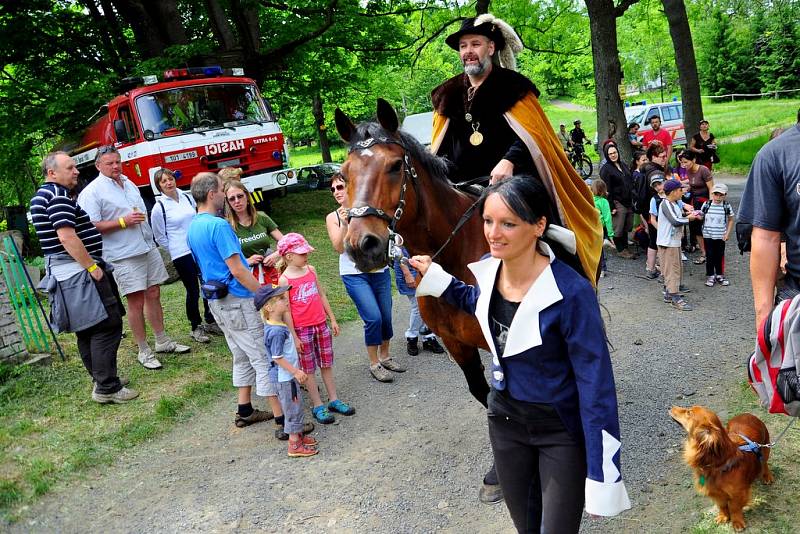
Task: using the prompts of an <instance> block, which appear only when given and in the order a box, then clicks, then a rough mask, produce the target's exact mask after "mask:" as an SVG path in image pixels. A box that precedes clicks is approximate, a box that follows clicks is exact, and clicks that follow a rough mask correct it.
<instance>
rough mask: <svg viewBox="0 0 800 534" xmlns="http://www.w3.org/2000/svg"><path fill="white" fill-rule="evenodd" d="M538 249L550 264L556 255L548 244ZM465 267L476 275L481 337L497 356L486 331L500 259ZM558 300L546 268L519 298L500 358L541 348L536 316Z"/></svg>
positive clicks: (489, 259)
mask: <svg viewBox="0 0 800 534" xmlns="http://www.w3.org/2000/svg"><path fill="white" fill-rule="evenodd" d="M539 249H540V250H541V251H542V252H544V253H546V254H547V255H548V256H549V257H550V263H553V260H554V259H555V255H554V254H553V251H552V250H551V249H550V247H549V246H548V245H547V243H544V242H542V241H540V242H539ZM468 267H469V269H470V270H471V271H472V273H473V274H474V275H475V279H476V280H477V282H478V286H479V287H480V288H481V295H480V297H478V303H477V305H476V307H475V315H476V316H477V318H478V323H479V324H480V325H481V330H482V331H483V336H484V337H485V338H486V342H487V343H488V344H489V347H490V348H491V349H492V354H493V355H495V356H497V354H496V352H495V345H494V340H493V338H492V331H491V329H490V328H489V301H490V300H491V298H492V291H493V290H494V283H495V280H496V278H497V270H498V269H499V268H500V260H499V259H497V258H487V259H485V260H483V261H479V262H477V263H471V264H470V265H469V266H468ZM561 299H563V296H562V295H561V291H559V290H558V284H556V280H555V277H554V276H553V270H552V268H551V267H550V265H548V266H547V267H546V268H545V269H544V271H542V274H540V275H539V278H537V279H536V281H535V282H534V283H533V285H531V287H530V288H529V289H528V292H527V293H526V294H525V296H524V297H523V298H522V302H521V303H520V305H519V308H518V309H517V313H516V314H515V315H514V320H513V321H512V322H511V327H510V328H509V331H508V339H507V341H506V346H505V350H504V351H503V355H502V356H503V357H504V358H507V357H508V356H513V355H515V354H520V353H522V352H525V351H526V350H528V349H531V348H533V347H538V346H539V345H541V344H542V335H541V332H540V331H539V313H540V312H541V311H542V310H544V309H546V308H548V307H549V306H551V305H552V304H554V303H556V302H558V301H559V300H561Z"/></svg>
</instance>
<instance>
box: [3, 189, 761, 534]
mask: <svg viewBox="0 0 800 534" xmlns="http://www.w3.org/2000/svg"><path fill="white" fill-rule="evenodd" d="M725 181H726V182H727V183H728V184H729V185H730V186H731V194H730V196H731V197H732V198H731V200H733V201H734V205H735V204H736V199H737V198H738V196H739V195H740V194H741V189H742V186H743V179H742V178H741V177H730V179H728V178H725ZM727 258H728V262H727V269H728V274H729V276H730V278H731V286H730V287H725V288H723V287H714V288H706V287H705V286H703V281H704V279H705V276H704V274H705V273H704V271H703V267H702V266H695V265H691V263H690V264H689V266H688V272H687V276H686V277H685V282H686V284H687V285H688V286H689V287H690V288H691V289H692V293H691V294H690V295H689V299H690V301H691V302H692V304H693V305H695V311H693V312H679V311H677V310H674V309H673V308H671V307H669V306H667V305H666V304H663V303H662V302H661V298H660V293H659V286H658V284H657V283H655V282H649V281H647V280H645V279H643V278H641V277H638V276H637V275H639V274H641V273H642V272H643V261H642V260H638V261H630V260H628V261H624V260H619V259H617V258H616V257H614V258H610V259H609V262H610V265H609V268H610V270H611V271H612V272H611V274H610V276H609V277H607V278H605V279H603V280H602V281H601V286H600V293H599V294H600V300H601V302H602V304H603V305H604V306H605V308H606V309H607V310H608V312H609V314H608V316H607V326H608V332H609V340H610V341H611V343H612V344H613V346H614V348H615V350H614V352H613V354H612V358H613V360H614V364H615V373H616V377H617V386H618V391H619V402H620V418H621V425H622V436H623V470H624V476H625V477H626V484H627V487H628V491H629V493H630V496H631V499H632V501H633V506H634V508H633V509H632V510H630V511H628V512H627V513H625V514H623V515H621V516H620V517H617V518H613V519H609V520H603V519H594V520H592V519H588V518H587V519H586V520H585V521H584V527H583V531H584V532H634V531H635V532H641V531H644V532H685V531H688V530H690V527H691V525H693V524H695V523H696V521H697V520H698V518H699V517H700V515H701V514H702V513H704V511H705V510H707V509H708V508H709V504H708V503H707V502H705V501H703V500H702V499H700V498H699V497H697V496H695V494H694V490H693V489H691V487H690V483H689V472H688V469H687V468H685V466H683V464H682V463H681V461H680V458H679V454H678V452H677V451H678V450H679V447H680V444H681V441H682V438H683V436H682V431H681V430H680V429H679V428H678V427H677V425H675V423H673V422H672V421H671V420H670V419H669V417H668V415H667V410H668V408H669V407H670V406H671V405H672V404H675V403H677V404H694V403H700V404H707V405H710V406H711V407H712V408H714V409H716V410H722V409H723V408H724V406H725V402H726V395H727V392H729V391H732V388H735V387H736V384H737V383H738V382H740V381H741V380H743V379H744V376H745V375H744V370H743V365H742V362H743V361H744V358H745V355H746V354H747V353H749V351H750V350H751V346H752V341H751V331H752V321H753V317H752V302H751V293H750V287H749V281H748V279H747V260H746V259H745V258H744V257H742V256H739V255H738V251H735V244H734V242H733V241H731V242H730V243H729V246H728V256H727ZM397 304H398V305H397V313H396V321H395V325H396V330H395V331H396V332H399V333H400V336H399V337H398V339H400V338H401V337H402V331H403V329H404V328H403V326H404V324H405V319H406V316H407V315H406V314H407V312H406V310H407V307H406V305H405V300H400V299H398V300H397ZM360 344H361V336H360V326H359V325H357V324H350V325H347V327H346V328H344V333H343V336H341V337H340V338H339V339H337V340H336V342H335V348H336V353H337V367H336V375H337V381H338V386H339V391H340V395H341V396H342V398H343V399H345V400H347V401H348V402H351V403H352V404H353V405H354V406H355V407H356V409H357V410H358V413H357V414H356V415H355V416H353V417H349V418H345V417H341V416H340V417H338V419H337V423H336V424H334V425H329V426H325V427H321V428H319V429H318V431H317V432H316V433H315V436H316V437H317V439H318V440H319V442H320V445H319V448H320V450H321V452H320V454H319V455H318V456H316V457H314V458H310V459H289V458H287V457H286V448H285V443H284V442H277V441H276V440H275V439H274V438H273V436H272V433H273V428H274V427H273V426H272V423H266V424H261V425H256V426H253V427H249V428H244V429H236V428H235V427H234V426H233V425H232V419H233V417H232V412H233V410H234V406H233V401H234V395H233V391H231V393H230V395H224V396H223V397H222V398H221V399H220V400H219V402H217V403H216V404H214V405H212V406H211V407H210V408H209V409H207V410H206V411H204V413H202V414H199V415H196V416H194V417H193V418H191V420H188V421H186V422H185V423H183V424H181V425H179V426H178V427H177V428H175V429H174V430H173V431H171V432H170V433H169V434H168V435H167V436H165V437H163V438H161V439H158V440H156V441H153V442H151V443H147V444H145V445H142V446H140V447H137V448H136V449H135V450H133V451H130V452H128V453H126V454H124V455H123V456H122V457H120V458H119V460H118V461H117V462H115V463H114V464H113V465H111V466H109V467H107V468H102V469H99V470H97V472H93V473H90V474H88V475H87V476H86V477H84V478H82V479H80V480H77V481H73V482H72V483H70V484H69V485H65V486H62V487H60V488H58V489H56V490H55V491H54V492H52V493H51V494H49V495H47V496H45V497H44V498H42V499H41V500H40V501H39V502H38V503H37V504H35V505H34V506H32V507H31V508H30V509H29V510H27V512H26V513H25V514H24V516H23V518H22V519H21V520H20V521H19V522H18V523H17V524H15V525H11V526H8V525H6V527H8V530H9V531H10V532H26V533H28V532H85V531H87V530H95V531H100V532H112V531H115V532H195V531H203V532H205V531H213V532H238V531H241V532H278V531H281V532H300V531H317V532H365V531H372V532H387V533H389V532H392V533H395V532H430V531H436V530H446V531H453V532H455V531H458V532H470V533H472V532H487V533H488V532H492V533H494V532H512V531H513V530H512V527H511V521H510V519H509V517H508V514H507V512H506V510H505V507H504V506H502V505H500V506H485V505H482V504H480V503H479V502H478V500H477V486H478V483H479V481H480V479H481V476H482V475H483V473H484V472H485V470H486V469H487V467H488V466H489V464H490V462H491V458H490V452H489V447H488V438H487V435H486V423H485V418H484V415H483V413H482V412H483V410H482V408H481V406H480V405H479V404H478V403H477V402H475V401H474V400H472V399H471V397H470V396H469V393H468V392H467V390H466V385H465V382H464V379H463V376H462V374H461V372H460V370H459V369H458V367H457V366H456V365H455V364H453V363H451V362H450V361H449V359H448V358H447V357H444V356H434V355H431V354H429V353H422V354H421V355H420V356H418V357H414V358H411V357H408V356H403V355H402V354H403V352H404V346H403V345H402V343H401V342H400V341H397V342H396V343H394V345H393V349H392V350H393V354H395V355H396V356H397V357H398V358H400V359H401V360H402V361H404V362H405V363H407V364H408V367H409V371H408V372H407V373H404V374H399V375H397V379H396V381H395V382H394V383H393V384H380V383H377V382H375V381H374V380H373V379H372V378H370V377H369V375H368V373H367V366H366V357H365V356H363V355H362V353H361V346H360ZM486 363H487V364H488V359H487V361H486ZM112 409H134V406H130V407H118V408H112ZM720 415H721V416H722V417H723V419H724V418H725V417H726V415H727V414H725V413H724V411H722V413H721V414H720Z"/></svg>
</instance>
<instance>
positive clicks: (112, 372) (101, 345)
mask: <svg viewBox="0 0 800 534" xmlns="http://www.w3.org/2000/svg"><path fill="white" fill-rule="evenodd" d="M104 274H105V276H103V278H102V279H101V280H100V281H99V282H97V281H95V283H94V285H95V287H96V288H97V292H98V293H99V294H100V298H101V299H103V304H104V305H105V308H106V312H107V313H108V317H107V318H106V319H105V320H103V321H102V322H100V323H98V324H96V325H94V326H92V327H90V328H87V329H86V330H81V331H80V332H75V336H76V337H77V338H78V352H79V353H80V355H81V360H82V361H83V366H84V367H85V368H86V370H87V371H89V374H90V375H92V378H93V379H94V381H95V382H96V383H97V385H96V386H95V387H96V391H97V393H102V394H109V393H116V392H117V391H119V390H120V389H122V384H121V383H120V381H119V376H117V350H118V349H119V343H120V341H121V340H122V303H121V302H120V300H119V296H118V295H117V292H116V283H115V282H114V278H113V276H112V275H111V274H110V273H108V272H104Z"/></svg>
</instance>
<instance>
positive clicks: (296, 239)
mask: <svg viewBox="0 0 800 534" xmlns="http://www.w3.org/2000/svg"><path fill="white" fill-rule="evenodd" d="M290 252H294V253H295V254H308V253H309V252H314V247H312V246H311V245H309V244H308V241H306V238H305V237H303V236H302V235H300V234H298V233H296V232H290V233H288V234H286V235H284V236H283V237H282V238H281V240H280V241H278V254H280V255H281V256H286V255H287V254H288V253H290Z"/></svg>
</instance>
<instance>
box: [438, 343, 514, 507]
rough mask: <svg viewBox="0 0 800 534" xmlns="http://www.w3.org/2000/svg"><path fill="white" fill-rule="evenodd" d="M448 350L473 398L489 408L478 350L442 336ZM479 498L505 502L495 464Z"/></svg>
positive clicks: (488, 473) (482, 500) (487, 393)
mask: <svg viewBox="0 0 800 534" xmlns="http://www.w3.org/2000/svg"><path fill="white" fill-rule="evenodd" d="M442 341H443V342H444V344H445V346H446V347H447V350H448V351H450V356H452V357H453V359H454V360H455V361H456V363H457V364H458V366H459V367H461V371H462V372H463V373H464V377H465V378H466V379H467V386H468V387H469V392H470V393H472V396H473V397H475V398H476V399H478V402H480V403H481V404H483V406H484V407H486V406H487V402H486V399H487V397H488V395H489V384H487V383H486V376H485V375H484V374H483V364H482V363H481V357H480V354H479V353H478V349H476V348H475V347H470V346H467V345H464V344H463V343H461V342H459V341H458V340H456V339H455V338H452V337H449V336H442ZM478 498H479V499H480V501H481V502H483V503H486V504H494V503H498V502H500V501H502V500H503V490H502V489H500V483H499V481H498V480H497V471H496V470H495V466H494V462H492V467H491V468H490V469H489V471H488V472H487V473H486V475H484V477H483V482H482V484H481V487H480V490H479V491H478Z"/></svg>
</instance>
